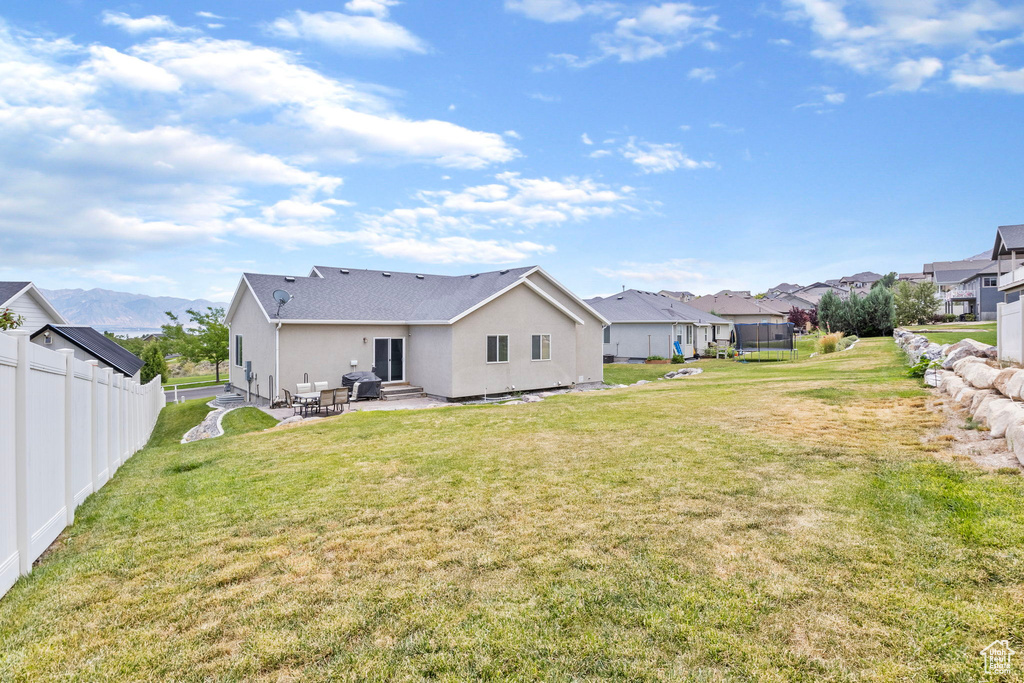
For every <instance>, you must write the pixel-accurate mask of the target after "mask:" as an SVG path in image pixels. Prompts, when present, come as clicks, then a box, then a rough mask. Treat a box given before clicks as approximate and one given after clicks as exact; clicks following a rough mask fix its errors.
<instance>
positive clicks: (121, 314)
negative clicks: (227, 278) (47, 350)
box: [42, 289, 228, 333]
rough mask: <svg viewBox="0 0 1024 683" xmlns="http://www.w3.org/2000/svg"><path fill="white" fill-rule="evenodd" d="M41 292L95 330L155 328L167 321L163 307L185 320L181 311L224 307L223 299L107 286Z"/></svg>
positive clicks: (63, 312) (74, 321) (75, 321)
mask: <svg viewBox="0 0 1024 683" xmlns="http://www.w3.org/2000/svg"><path fill="white" fill-rule="evenodd" d="M42 292H43V295H44V296H45V297H46V298H47V299H49V300H50V303H51V304H53V307H54V308H56V309H57V311H59V312H60V314H61V315H63V316H64V317H65V318H67V319H68V321H69V322H71V323H72V324H74V325H88V326H90V327H95V328H96V329H98V330H109V331H111V332H117V333H123V332H128V331H146V330H151V331H158V330H159V328H160V326H161V325H164V324H166V323H167V322H169V321H168V318H167V316H166V315H165V313H164V312H165V311H170V312H171V313H174V314H175V315H177V316H178V319H179V320H181V321H182V322H183V323H187V322H188V314H187V313H185V311H186V310H187V309H189V308H194V309H197V310H200V311H205V310H206V307H207V306H212V307H214V308H216V307H221V308H224V309H227V307H228V305H227V304H226V303H220V302H216V301H207V300H206V299H193V300H191V301H190V300H189V299H179V298H176V297H173V296H146V295H145V294H130V293H128V292H114V291H111V290H109V289H89V290H85V289H44V290H42Z"/></svg>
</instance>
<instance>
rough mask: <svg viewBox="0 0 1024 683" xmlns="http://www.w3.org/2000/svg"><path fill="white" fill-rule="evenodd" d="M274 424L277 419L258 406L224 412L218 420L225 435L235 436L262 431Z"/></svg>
mask: <svg viewBox="0 0 1024 683" xmlns="http://www.w3.org/2000/svg"><path fill="white" fill-rule="evenodd" d="M276 424H277V420H275V419H274V418H272V417H271V416H270V415H267V414H266V413H265V412H263V411H262V410H260V409H259V408H253V407H251V406H246V407H245V408H237V409H235V410H232V411H231V412H229V413H226V414H225V415H224V417H223V418H221V421H220V426H221V427H222V428H223V429H224V435H225V436H237V435H238V434H246V433H248V432H257V431H262V430H264V429H270V428H271V427H273V426H275V425H276Z"/></svg>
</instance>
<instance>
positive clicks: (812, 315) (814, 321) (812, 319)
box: [807, 308, 818, 330]
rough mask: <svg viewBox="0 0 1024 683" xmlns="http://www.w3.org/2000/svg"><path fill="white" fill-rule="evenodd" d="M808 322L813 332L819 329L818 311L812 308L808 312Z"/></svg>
mask: <svg viewBox="0 0 1024 683" xmlns="http://www.w3.org/2000/svg"><path fill="white" fill-rule="evenodd" d="M807 322H808V323H809V324H810V326H811V329H812V330H816V329H818V309H817V308H812V309H811V310H809V311H807Z"/></svg>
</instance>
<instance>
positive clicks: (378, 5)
mask: <svg viewBox="0 0 1024 683" xmlns="http://www.w3.org/2000/svg"><path fill="white" fill-rule="evenodd" d="M397 4H399V3H398V0H349V1H348V2H346V3H345V9H346V10H347V11H349V12H352V13H353V14H372V15H373V16H375V17H377V18H378V19H384V18H386V17H387V16H388V14H390V12H391V8H392V7H394V6H395V5H397Z"/></svg>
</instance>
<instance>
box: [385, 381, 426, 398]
mask: <svg viewBox="0 0 1024 683" xmlns="http://www.w3.org/2000/svg"><path fill="white" fill-rule="evenodd" d="M425 396H426V393H425V392H424V391H423V387H416V386H412V385H410V384H388V385H386V386H382V387H381V388H380V397H381V398H383V399H384V400H385V401H402V400H405V399H408V398H423V397H425Z"/></svg>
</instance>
